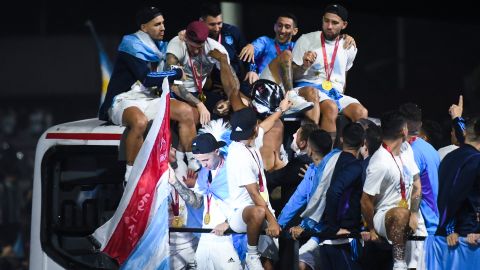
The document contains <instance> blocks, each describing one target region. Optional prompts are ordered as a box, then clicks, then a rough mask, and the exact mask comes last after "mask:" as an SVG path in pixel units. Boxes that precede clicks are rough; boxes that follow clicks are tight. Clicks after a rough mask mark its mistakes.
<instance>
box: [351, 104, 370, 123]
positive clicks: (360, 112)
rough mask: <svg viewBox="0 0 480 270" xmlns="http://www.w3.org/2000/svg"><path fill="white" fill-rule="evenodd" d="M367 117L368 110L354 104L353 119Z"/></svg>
mask: <svg viewBox="0 0 480 270" xmlns="http://www.w3.org/2000/svg"><path fill="white" fill-rule="evenodd" d="M367 117H368V110H367V109H366V108H365V107H363V106H361V105H360V106H356V107H355V109H354V111H353V118H354V119H352V120H353V121H358V120H359V119H361V118H367Z"/></svg>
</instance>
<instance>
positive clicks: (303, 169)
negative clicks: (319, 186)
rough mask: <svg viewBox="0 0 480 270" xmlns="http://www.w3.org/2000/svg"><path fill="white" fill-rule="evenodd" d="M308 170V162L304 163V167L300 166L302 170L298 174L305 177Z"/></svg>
mask: <svg viewBox="0 0 480 270" xmlns="http://www.w3.org/2000/svg"><path fill="white" fill-rule="evenodd" d="M307 170H308V164H305V165H303V168H300V171H299V172H298V176H300V177H302V178H304V177H305V173H306V172H307Z"/></svg>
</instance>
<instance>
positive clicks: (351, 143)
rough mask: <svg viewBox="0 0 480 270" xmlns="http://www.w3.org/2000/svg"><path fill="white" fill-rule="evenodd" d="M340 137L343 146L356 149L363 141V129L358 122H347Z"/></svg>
mask: <svg viewBox="0 0 480 270" xmlns="http://www.w3.org/2000/svg"><path fill="white" fill-rule="evenodd" d="M342 138H343V145H344V146H346V147H352V148H355V149H358V148H360V147H361V146H362V145H363V142H364V141H365V130H364V129H363V127H362V125H360V124H359V123H353V122H351V123H348V124H347V125H346V126H345V127H344V128H343V131H342Z"/></svg>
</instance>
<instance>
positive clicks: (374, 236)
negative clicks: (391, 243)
mask: <svg viewBox="0 0 480 270" xmlns="http://www.w3.org/2000/svg"><path fill="white" fill-rule="evenodd" d="M370 241H372V242H379V241H380V237H379V236H378V234H377V232H376V231H375V229H371V230H370Z"/></svg>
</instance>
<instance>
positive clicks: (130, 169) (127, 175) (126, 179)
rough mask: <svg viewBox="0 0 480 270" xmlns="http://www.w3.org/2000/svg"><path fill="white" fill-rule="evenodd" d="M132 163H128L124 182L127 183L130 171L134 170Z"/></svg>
mask: <svg viewBox="0 0 480 270" xmlns="http://www.w3.org/2000/svg"><path fill="white" fill-rule="evenodd" d="M132 168H133V166H132V165H128V164H127V168H126V169H125V180H124V182H125V183H126V182H127V181H128V178H129V177H130V173H131V172H132Z"/></svg>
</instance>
